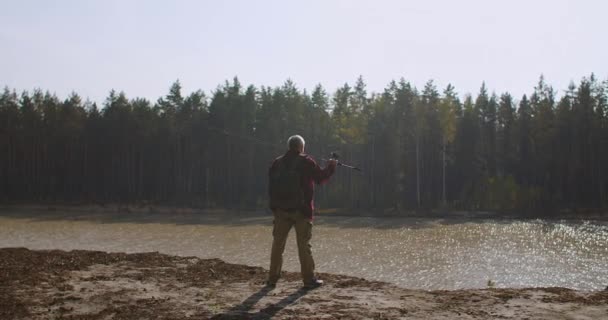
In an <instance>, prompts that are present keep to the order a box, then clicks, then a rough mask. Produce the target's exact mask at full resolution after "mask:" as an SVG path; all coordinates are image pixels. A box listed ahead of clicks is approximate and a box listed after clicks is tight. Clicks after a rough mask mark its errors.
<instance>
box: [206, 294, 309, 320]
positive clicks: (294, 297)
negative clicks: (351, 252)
mask: <svg viewBox="0 0 608 320" xmlns="http://www.w3.org/2000/svg"><path fill="white" fill-rule="evenodd" d="M311 290H313V289H306V288H300V289H298V290H297V291H295V292H293V293H292V294H290V295H288V296H287V297H285V298H283V299H281V301H279V302H277V303H275V304H271V305H269V306H267V307H265V308H263V309H261V310H260V311H258V312H256V313H250V312H249V311H250V310H251V309H252V308H253V306H255V305H256V303H258V302H259V301H260V300H261V299H262V298H264V297H265V296H266V295H268V293H269V292H270V291H272V288H270V287H264V288H262V289H260V290H259V291H258V292H256V293H254V294H252V295H251V296H250V297H249V298H247V299H245V300H244V301H243V302H242V303H240V304H238V305H236V306H234V307H233V308H231V309H230V310H228V311H226V312H224V313H222V314H218V315H215V316H213V317H212V318H211V319H256V320H262V319H271V318H272V317H273V316H274V315H276V314H277V313H279V311H281V310H283V309H285V308H286V307H287V306H289V305H291V304H293V303H295V302H296V301H298V299H300V298H301V297H303V296H305V295H306V294H307V293H308V292H310V291H311Z"/></svg>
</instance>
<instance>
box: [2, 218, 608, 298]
mask: <svg viewBox="0 0 608 320" xmlns="http://www.w3.org/2000/svg"><path fill="white" fill-rule="evenodd" d="M315 224H316V226H315V228H314V229H313V250H314V255H315V259H316V262H317V269H318V270H319V271H321V272H330V273H342V274H348V275H353V276H358V277H364V278H368V279H375V280H382V281H388V282H393V283H396V284H398V285H400V286H404V287H408V288H421V289H458V288H482V287H485V286H486V284H487V282H488V280H492V281H493V282H494V283H496V286H497V287H537V286H543V287H544V286H561V287H569V288H575V289H595V290H597V289H603V288H605V287H606V285H608V283H606V281H607V280H606V279H608V264H607V263H606V261H608V245H607V240H608V226H607V225H606V224H605V223H603V222H594V223H591V222H567V221H541V220H533V221H513V220H499V221H475V222H471V221H466V220H462V219H460V220H459V219H453V220H439V219H411V218H410V219H400V218H382V219H380V218H352V217H321V218H319V219H317V221H316V222H315ZM270 226H271V218H270V217H269V216H267V215H239V216H235V215H230V216H228V217H226V216H223V215H203V216H202V215H193V214H182V215H180V214H176V215H170V216H167V215H166V214H162V215H161V214H157V215H154V214H152V215H144V214H114V215H103V214H95V215H91V214H78V213H56V212H55V213H45V214H40V213H35V214H34V213H31V214H28V213H23V212H20V213H6V212H4V213H1V214H0V247H9V246H10V247H12V246H23V247H28V248H32V249H65V250H71V249H90V250H104V251H124V252H143V251H159V252H163V253H169V254H176V255H187V256H190V255H193V256H199V257H202V258H221V259H223V260H226V261H228V262H233V263H242V264H248V265H257V266H263V267H268V266H267V264H268V256H269V250H270V243H271V234H270ZM292 232H293V231H292ZM285 269H286V270H290V271H298V270H299V265H298V261H297V251H296V245H295V236H294V235H293V233H292V234H291V235H290V238H289V241H288V245H287V248H286V253H285Z"/></svg>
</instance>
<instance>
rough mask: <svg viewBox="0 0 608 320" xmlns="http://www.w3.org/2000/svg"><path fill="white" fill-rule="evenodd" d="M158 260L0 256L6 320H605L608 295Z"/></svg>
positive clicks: (6, 251)
mask: <svg viewBox="0 0 608 320" xmlns="http://www.w3.org/2000/svg"><path fill="white" fill-rule="evenodd" d="M320 276H321V278H323V279H325V280H326V282H327V284H326V285H325V286H323V287H320V288H317V289H314V290H303V289H302V287H301V283H300V278H299V274H297V273H285V274H284V276H283V280H282V281H281V282H279V284H278V286H277V287H276V288H274V289H272V290H270V289H268V288H264V285H263V283H264V280H265V279H266V277H267V270H265V269H263V268H259V267H250V266H244V265H236V264H229V263H225V262H223V261H221V260H218V259H199V258H195V257H177V256H170V255H164V254H159V253H136V254H125V253H105V252H100V251H84V250H75V251H69V252H66V251H60V250H51V251H47V250H41V251H34V250H28V249H24V248H3V249H0V319H49V318H54V319H187V318H194V319H269V318H270V317H272V318H273V319H365V318H370V319H399V318H402V319H494V318H501V319H525V318H528V319H573V318H576V319H606V318H608V291H597V292H585V291H575V290H569V289H565V288H530V289H471V290H455V291H424V290H408V289H404V288H400V287H397V286H394V285H391V284H388V283H384V282H375V281H368V280H365V279H360V278H354V277H347V276H341V275H332V274H321V275H320Z"/></svg>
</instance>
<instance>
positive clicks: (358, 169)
mask: <svg viewBox="0 0 608 320" xmlns="http://www.w3.org/2000/svg"><path fill="white" fill-rule="evenodd" d="M207 128H208V129H211V130H213V131H215V132H218V133H221V134H224V135H226V136H229V137H236V138H241V139H244V140H248V141H250V142H252V143H257V144H261V145H265V146H270V147H275V148H279V145H277V144H274V143H270V142H267V141H263V140H260V139H257V138H253V137H248V136H244V135H240V134H236V133H232V132H229V131H228V130H226V129H220V128H216V127H213V126H207ZM339 158H340V155H339V154H338V153H337V152H332V153H331V154H330V159H334V160H336V161H337V165H338V166H339V167H344V168H347V169H351V170H355V171H359V172H363V170H361V169H360V168H358V167H355V166H352V165H348V164H345V163H342V162H341V161H339V160H338V159H339ZM321 160H322V161H328V160H327V159H324V158H321Z"/></svg>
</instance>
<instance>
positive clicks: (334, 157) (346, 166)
mask: <svg viewBox="0 0 608 320" xmlns="http://www.w3.org/2000/svg"><path fill="white" fill-rule="evenodd" d="M339 158H340V155H339V154H338V153H337V152H332V153H331V158H330V159H334V160H338V159H339ZM321 160H323V161H328V160H327V159H323V158H321ZM338 166H340V167H344V168H348V169H352V170H355V171H359V172H363V171H362V170H361V169H360V168H358V167H355V166H351V165H348V164H344V163H342V162H340V161H338Z"/></svg>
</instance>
